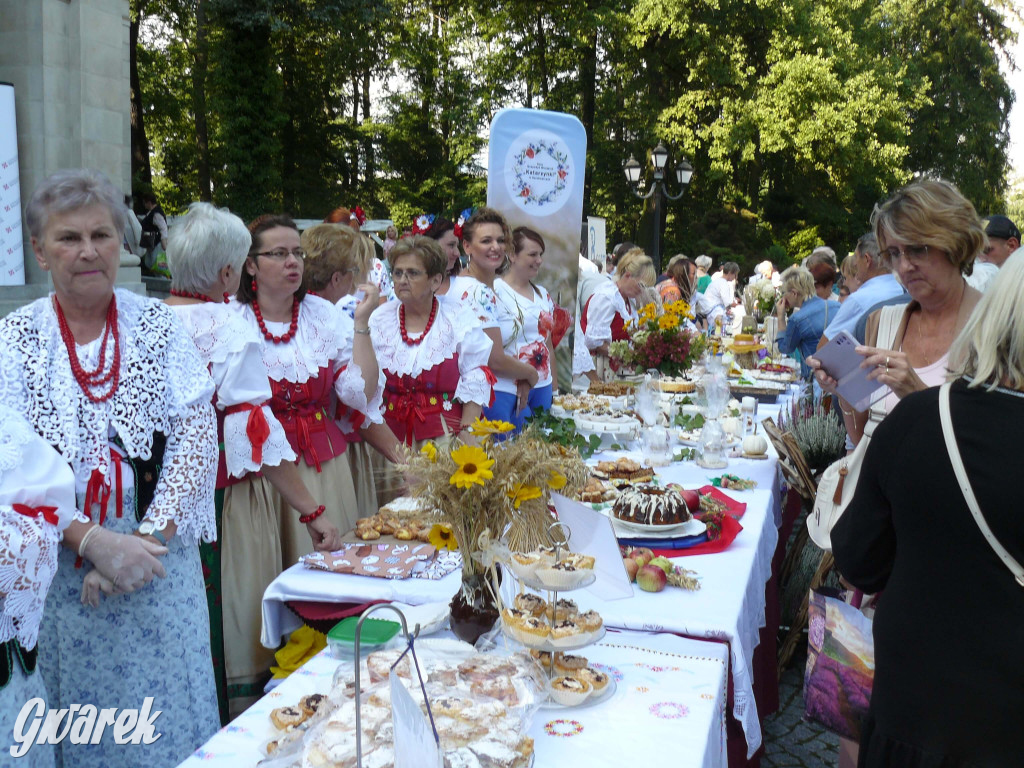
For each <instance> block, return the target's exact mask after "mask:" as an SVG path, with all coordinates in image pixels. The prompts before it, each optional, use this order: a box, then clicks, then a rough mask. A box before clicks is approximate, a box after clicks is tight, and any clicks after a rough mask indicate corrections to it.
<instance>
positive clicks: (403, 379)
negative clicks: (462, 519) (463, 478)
mask: <svg viewBox="0 0 1024 768" xmlns="http://www.w3.org/2000/svg"><path fill="white" fill-rule="evenodd" d="M388 258H389V260H390V262H391V275H392V279H393V280H394V284H395V294H396V296H397V297H398V301H392V302H388V303H387V304H385V305H384V306H382V307H381V308H380V309H378V310H377V311H376V312H375V313H374V314H373V316H372V317H371V318H370V333H371V338H372V340H373V348H374V351H375V352H376V354H377V360H378V362H379V363H380V367H381V370H382V371H383V373H384V376H385V378H386V382H387V383H386V392H385V394H384V418H385V420H386V421H387V424H388V426H389V427H391V431H392V432H394V433H395V436H396V437H397V438H398V439H399V440H401V441H402V442H404V443H405V444H406V445H408V446H414V447H416V446H419V445H420V444H422V443H423V442H424V441H426V440H435V439H439V438H444V437H446V436H448V435H453V434H459V433H464V432H466V430H467V429H468V427H469V426H470V425H471V424H472V423H473V421H474V420H475V419H476V418H477V417H478V416H479V415H480V412H481V408H482V407H483V405H485V404H486V403H488V402H489V401H490V398H491V382H492V380H493V376H492V375H491V373H490V371H489V370H488V369H487V360H488V357H489V355H490V352H491V341H490V339H489V338H488V337H487V335H486V334H485V333H484V332H483V331H482V330H481V328H480V326H479V324H478V323H476V322H474V320H473V318H472V316H470V315H468V314H467V313H466V312H465V311H464V310H462V309H461V308H460V306H459V305H458V304H456V303H453V302H449V301H446V300H445V301H442V300H440V299H438V298H437V297H436V296H435V292H436V291H437V289H438V286H440V284H441V280H442V278H443V276H444V273H445V269H446V266H447V259H446V258H445V256H444V254H443V253H442V251H441V248H440V246H439V245H438V244H437V242H436V241H434V240H431V239H430V238H428V237H423V236H413V237H406V238H403V239H402V240H400V241H399V242H398V244H397V245H395V247H394V248H392V249H391V252H390V253H389V254H388ZM467 436H468V434H466V435H463V437H467Z"/></svg>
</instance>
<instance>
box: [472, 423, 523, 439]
mask: <svg viewBox="0 0 1024 768" xmlns="http://www.w3.org/2000/svg"><path fill="white" fill-rule="evenodd" d="M515 428H516V427H515V425H514V424H509V423H508V422H507V421H501V420H500V419H495V420H493V421H491V420H490V419H481V418H477V419H476V420H475V421H474V422H473V423H472V424H471V425H470V427H469V431H470V432H472V433H473V434H474V435H477V436H479V437H482V436H483V435H494V434H504V433H505V432H511V431H512V430H514V429H515Z"/></svg>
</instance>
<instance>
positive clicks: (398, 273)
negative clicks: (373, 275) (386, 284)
mask: <svg viewBox="0 0 1024 768" xmlns="http://www.w3.org/2000/svg"><path fill="white" fill-rule="evenodd" d="M425 274H427V273H426V272H424V271H423V270H422V269H394V270H392V271H391V279H392V281H394V282H396V283H399V282H401V281H402V280H408V281H409V282H410V283H411V282H412V281H413V280H418V279H419V278H421V277H423V276H424V275H425Z"/></svg>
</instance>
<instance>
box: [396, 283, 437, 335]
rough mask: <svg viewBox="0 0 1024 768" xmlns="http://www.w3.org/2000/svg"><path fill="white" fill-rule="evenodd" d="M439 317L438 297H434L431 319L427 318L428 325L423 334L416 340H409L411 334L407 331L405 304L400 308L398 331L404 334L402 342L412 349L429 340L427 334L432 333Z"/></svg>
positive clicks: (431, 306)
mask: <svg viewBox="0 0 1024 768" xmlns="http://www.w3.org/2000/svg"><path fill="white" fill-rule="evenodd" d="M435 317H437V297H436V296H435V297H434V303H433V304H431V305H430V317H428V318H427V324H426V326H425V327H424V328H423V333H421V334H420V335H419V337H418V338H416V339H410V338H409V332H408V331H406V330H405V304H403V305H402V306H400V307H399V308H398V329H399V330H400V331H401V332H402V341H404V342H405V343H406V344H408V345H409V346H410V347H415V346H416V345H417V344H419V343H421V342H422V341H423V340H424V339H425V338H427V333H429V332H430V329H431V327H432V326H433V325H434V318H435Z"/></svg>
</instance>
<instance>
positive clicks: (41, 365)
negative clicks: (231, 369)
mask: <svg viewBox="0 0 1024 768" xmlns="http://www.w3.org/2000/svg"><path fill="white" fill-rule="evenodd" d="M114 295H115V297H116V299H117V311H118V330H119V332H120V336H121V345H120V346H121V368H120V383H119V385H118V387H117V390H116V391H115V392H114V395H113V397H111V398H110V399H109V400H107V401H105V402H102V403H93V402H92V401H90V400H89V399H88V398H86V396H85V394H84V393H83V392H82V389H81V387H79V385H78V382H77V381H75V378H74V375H73V374H72V372H71V363H70V361H69V359H68V352H67V348H66V347H65V346H64V341H63V340H62V339H61V336H60V328H59V327H58V325H57V315H56V312H55V311H54V307H53V299H52V296H51V297H47V298H43V299H37V300H36V301H34V302H32V303H31V304H29V305H27V306H25V307H22V308H21V309H18V310H16V311H14V312H12V313H11V314H9V315H7V316H6V317H5V318H3V319H2V320H0V402H3V403H5V404H7V405H10V406H12V407H14V408H15V409H17V410H18V411H19V412H21V413H22V414H23V415H24V416H25V417H26V418H27V419H28V421H29V423H30V424H31V425H32V427H33V429H35V431H36V432H37V433H38V434H39V435H40V436H41V437H42V438H43V439H44V440H45V441H46V442H47V443H49V444H50V445H52V446H53V447H54V448H56V449H57V450H58V451H59V452H60V454H61V455H62V456H63V457H64V460H65V461H66V462H67V463H69V464H70V465H71V469H72V471H73V472H74V475H75V485H76V490H77V492H78V510H77V511H76V513H75V519H76V520H79V521H81V522H89V521H90V520H91V519H92V518H91V510H90V511H89V512H90V514H86V511H85V510H84V506H85V504H84V498H85V489H86V486H87V485H88V483H89V479H90V477H91V476H92V474H93V471H94V470H96V471H98V473H99V474H100V475H102V476H103V477H104V478H105V482H106V483H107V485H108V486H109V485H110V484H111V483H112V473H111V471H110V470H111V463H112V460H111V450H117V451H119V452H120V449H119V448H117V447H115V446H114V444H113V443H112V442H111V439H112V438H113V437H115V436H116V437H117V438H118V439H120V441H121V443H122V444H123V447H124V452H126V453H127V454H128V455H129V456H132V457H135V458H140V459H149V458H151V457H152V453H153V439H154V436H155V433H156V432H161V433H163V434H164V435H166V437H167V442H166V446H165V448H164V455H163V461H162V469H161V471H160V475H159V477H158V478H157V482H156V489H155V492H154V495H153V500H152V502H151V503H150V506H149V509H148V511H147V513H146V517H147V519H149V520H151V521H153V523H155V524H156V526H157V528H159V529H163V528H165V527H166V526H167V524H168V523H169V522H171V521H173V522H174V523H175V524H176V525H177V535H178V536H185V537H190V538H193V539H196V540H198V539H200V538H202V539H203V540H205V541H213V540H214V539H215V538H216V535H217V529H216V524H215V519H214V503H213V493H214V481H215V479H216V470H217V426H216V421H215V419H214V414H213V407H212V405H211V399H212V397H213V381H212V380H211V379H210V376H209V374H208V373H207V370H206V367H205V366H204V365H203V362H202V361H201V360H200V358H199V353H198V351H197V349H196V345H195V344H194V343H193V342H192V339H191V338H189V336H188V334H187V333H186V332H185V329H184V328H183V327H182V326H181V323H179V322H178V319H177V318H176V317H175V315H174V313H173V312H172V311H171V309H170V308H169V307H167V306H166V305H165V304H163V303H162V302H159V301H156V300H155V299H146V298H143V297H141V296H138V295H136V294H134V293H131V292H129V291H124V290H120V289H115V291H114ZM100 343H101V342H100V339H96V340H95V341H93V342H91V343H90V344H87V345H85V346H79V348H78V355H79V359H80V360H81V361H82V364H83V366H85V367H86V368H95V367H96V365H97V361H98V357H99V352H100V349H99V348H100ZM107 344H108V349H107V359H108V360H109V359H111V358H112V356H113V336H111V337H110V339H109V340H108V342H107ZM129 474H130V473H129ZM114 479H116V478H114Z"/></svg>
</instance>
